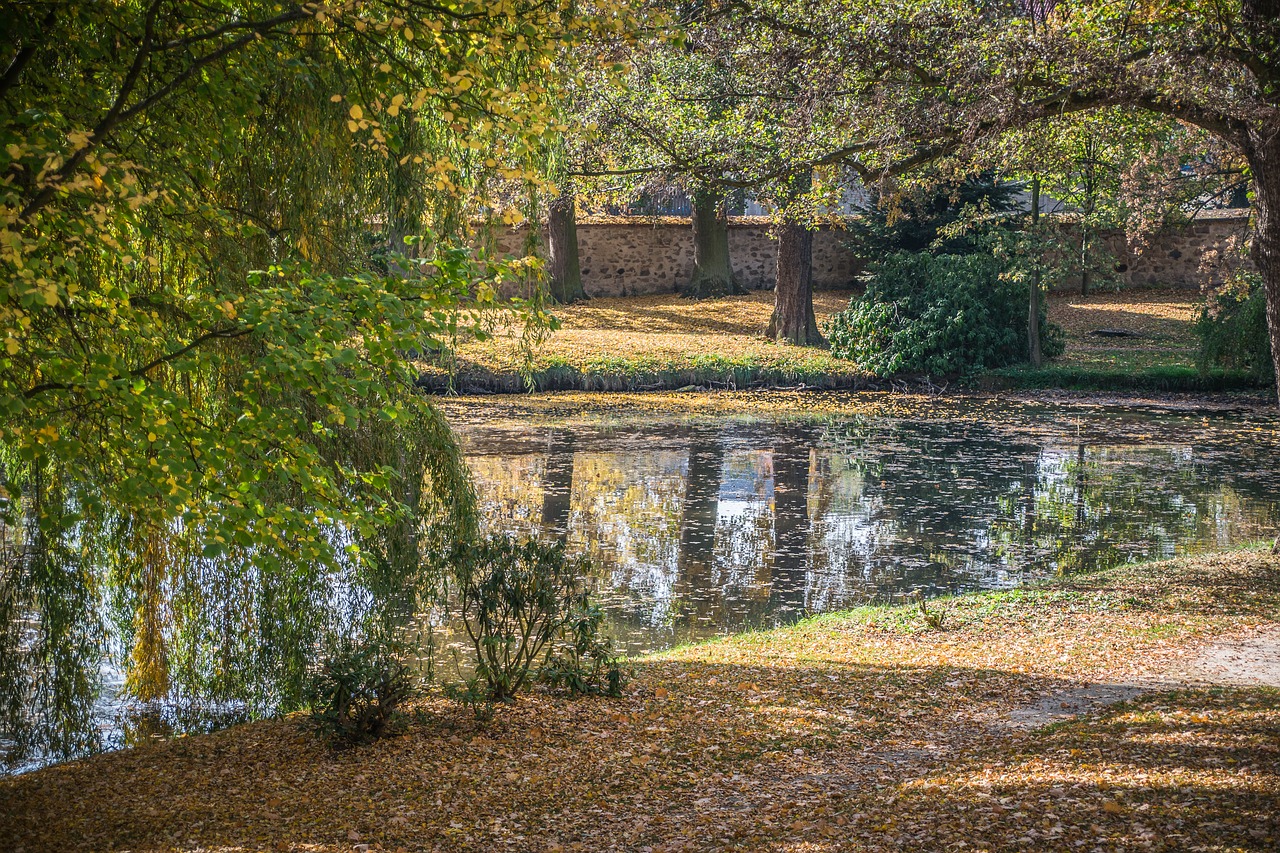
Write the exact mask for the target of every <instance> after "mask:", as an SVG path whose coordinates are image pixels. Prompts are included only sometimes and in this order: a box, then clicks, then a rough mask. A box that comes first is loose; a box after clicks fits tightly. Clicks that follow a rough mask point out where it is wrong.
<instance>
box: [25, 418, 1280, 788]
mask: <svg viewBox="0 0 1280 853" xmlns="http://www.w3.org/2000/svg"><path fill="white" fill-rule="evenodd" d="M926 414H927V413H926ZM461 436H462V440H463V442H464V445H465V446H466V447H467V452H468V458H469V461H470V463H471V466H472V469H473V473H474V476H475V479H476V483H477V486H478V491H479V493H480V496H481V500H482V504H483V511H484V514H485V517H486V524H487V525H488V526H489V527H491V528H493V529H503V530H509V531H512V532H515V533H519V534H538V535H543V536H552V537H557V538H560V539H563V540H564V541H565V542H566V543H567V545H568V547H569V548H570V549H571V550H574V551H577V552H584V553H588V554H590V555H592V556H593V557H594V558H595V561H594V562H595V565H596V571H597V575H596V577H595V578H594V584H595V586H596V588H597V590H598V593H599V594H600V596H601V597H602V598H603V599H604V601H605V603H606V605H607V608H608V614H609V619H610V624H609V626H608V630H609V631H610V633H611V634H612V635H613V636H614V637H615V638H617V639H618V640H620V641H621V644H622V645H623V646H624V647H625V648H626V649H627V651H629V652H632V653H636V652H643V651H646V650H650V649H656V648H661V647H664V646H668V645H671V644H674V643H680V642H687V641H691V640H696V639H700V638H705V637H709V636H714V635H717V634H723V633H727V632H732V631H738V630H742V629H745V628H752V627H760V626H768V625H774V624H780V623H784V622H788V621H792V620H794V619H797V618H800V617H801V616H803V615H806V614H811V613H819V612H823V611H829V610H833V609H838V608H841V607H846V606H850V605H856V604H859V603H863V602H866V601H876V600H881V601H882V600H891V599H893V598H895V597H897V596H901V595H903V594H904V593H908V592H912V591H916V590H919V591H923V592H924V593H925V594H930V595H933V594H942V593H949V592H956V591H962V590H968V589H977V588H994V587H1006V586H1011V585H1014V584H1017V583H1020V582H1022V581H1023V580H1025V579H1027V578H1029V577H1039V576H1045V575H1051V574H1054V573H1068V572H1084V571H1090V570H1094V569H1097V568H1104V567H1108V566H1111V565H1115V564H1117V563H1120V562H1124V561H1130V560H1137V559H1146V558H1158V557H1168V556H1173V555H1176V554H1180V553H1187V552H1192V551H1196V550H1201V549H1216V548H1224V547H1230V546H1233V545H1237V544H1239V543H1242V542H1246V541H1250V540H1255V539H1259V538H1262V537H1264V536H1271V535H1274V531H1275V528H1276V526H1277V524H1280V471H1277V468H1276V465H1275V460H1276V459H1277V458H1280V439H1278V438H1277V422H1276V420H1275V418H1274V417H1268V418H1254V419H1248V418H1238V419H1222V420H1218V421H1204V420H1201V419H1199V418H1192V417H1188V416H1179V415H1169V414H1158V413H1147V414H1135V413H1133V412H1124V411H1120V410H1110V411H1107V410H1099V411H1094V412H1091V413H1087V414H1084V415H1080V414H1076V415H1074V416H1072V418H1071V419H1070V420H1067V419H1064V418H1063V417H1062V416H1061V415H1060V414H1059V413H1057V412H1055V411H1053V410H1052V409H1047V408H1040V409H1036V408H1035V407H1027V406H1020V407H1006V408H1005V409H999V410H997V409H992V410H990V411H987V412H984V413H981V416H972V415H966V413H965V412H963V411H957V410H956V407H955V406H953V409H952V410H950V411H946V412H941V413H935V417H934V419H921V420H904V419H892V418H884V417H871V416H858V415H843V416H829V417H825V418H809V419H805V418H792V419H790V420H747V419H741V418H724V417H720V418H715V417H709V418H700V419H691V420H685V419H674V418H662V417H637V418H631V419H630V420H625V421H624V420H617V419H597V420H589V419H587V418H585V417H579V418H576V419H569V420H559V421H556V422H550V421H543V422H539V421H536V420H533V419H528V420H524V421H521V422H519V423H478V424H476V423H473V424H469V425H465V426H463V428H462V429H461ZM65 503H66V505H65V506H63V507H45V508H44V510H45V511H46V512H73V511H74V505H75V501H74V495H70V496H69V497H68V500H67V501H66V502H65ZM28 527H29V529H11V530H5V529H0V569H3V572H0V631H2V632H3V634H0V765H2V764H4V759H5V755H4V754H3V753H6V752H8V759H9V760H10V761H11V762H15V763H16V764H17V765H18V766H19V767H30V766H34V765H35V764H38V763H41V762H46V761H48V760H51V759H54V758H60V757H67V756H72V755H77V754H83V753H85V752H90V751H94V750H96V749H101V748H111V747H116V746H126V745H131V744H135V743H138V742H141V741H144V740H147V739H151V738H155V737H166V736H171V735H172V734H175V733H182V732H193V731H204V730H209V729H213V728H218V727H221V726H223V725H226V724H228V723H229V722H233V721H236V720H239V719H244V718H246V717H252V716H256V715H260V714H264V713H271V712H273V711H275V710H278V709H280V708H283V707H289V706H290V705H291V704H293V703H295V702H296V699H297V696H298V695H299V692H300V690H301V687H302V683H303V679H304V677H305V674H306V672H307V669H308V666H309V665H310V664H311V663H312V662H313V661H314V660H315V659H316V657H317V656H318V655H319V654H321V653H322V651H323V649H324V648H325V646H326V643H328V642H329V641H330V640H331V639H332V638H333V637H334V636H336V635H338V634H340V633H351V632H352V631H359V630H360V626H361V625H366V624H370V623H371V620H378V621H379V622H380V623H386V624H403V623H409V624H410V625H411V626H418V627H421V626H424V625H426V624H428V622H429V620H427V619H425V618H424V616H423V614H422V612H421V611H423V610H424V609H425V608H426V607H427V604H425V603H424V602H423V601H421V600H419V598H418V597H417V595H416V593H415V587H414V585H413V584H412V583H410V582H409V581H408V580H407V579H406V578H404V577H401V576H400V574H399V573H397V572H396V571H394V570H393V569H392V568H391V566H392V565H396V564H408V563H410V562H412V560H409V559H406V558H404V556H403V555H402V554H400V551H404V550H405V549H407V548H409V547H411V546H412V542H413V537H411V536H408V535H405V536H395V535H392V536H390V537H389V539H388V543H387V547H386V559H385V560H382V561H380V562H379V563H378V565H377V566H374V567H373V569H372V571H365V570H357V569H355V568H354V567H353V568H352V569H351V570H350V571H346V572H343V573H338V574H327V573H319V572H310V573H308V572H297V573H288V572H281V573H274V574H273V573H263V572H260V571H257V570H255V569H253V568H252V564H251V562H250V561H248V560H243V559H239V558H238V556H237V554H236V553H235V552H234V551H233V552H231V553H229V554H228V555H226V556H224V557H220V558H211V557H207V556H205V555H203V554H202V553H200V552H199V551H190V552H189V553H188V552H186V551H182V550H181V549H183V548H185V547H188V546H187V545H184V540H183V538H182V537H180V536H177V537H164V536H158V535H156V534H155V532H154V531H147V530H133V529H131V528H130V526H129V525H128V524H125V523H121V524H118V525H117V526H115V527H110V528H104V529H97V528H95V527H92V526H90V525H89V524H88V523H87V522H85V523H81V524H79V525H78V526H75V525H66V526H65V527H66V529H68V530H71V531H72V533H70V534H68V536H67V538H66V540H65V541H59V542H49V543H43V544H44V546H45V547H42V548H26V547H24V546H23V542H24V540H27V539H29V538H30V537H32V536H36V535H39V526H38V525H28ZM59 529H62V528H61V527H60V528H59ZM395 532H396V531H392V533H393V534H394V533H395ZM400 540H403V543H404V545H403V547H401V546H400V545H398V544H397V543H398V542H400ZM397 548H399V549H400V550H396V549H397ZM52 549H60V550H58V551H57V553H58V554H59V558H58V559H57V560H56V561H45V560H39V559H35V558H34V557H32V556H31V555H35V554H40V553H46V552H50V551H51V550H52ZM148 549H150V550H151V551H156V550H157V549H170V551H171V552H172V553H167V554H166V555H165V559H153V560H152V559H145V557H146V556H147V553H148ZM174 549H177V550H174ZM398 555H399V556H398ZM153 556H154V554H153ZM147 566H167V567H169V568H168V570H167V571H163V572H162V571H153V570H149V569H147V568H146V567H147ZM128 567H133V568H128ZM449 628H450V626H449V625H447V624H446V625H443V626H435V627H433V629H432V630H433V633H432V634H431V636H432V637H433V638H434V639H433V642H436V643H439V644H441V645H445V644H447V643H448V642H449V641H450V639H451V638H452V639H457V632H456V630H455V631H453V632H452V634H451V632H450V630H449ZM438 647H440V646H437V648H438ZM14 650H17V651H18V653H17V654H13V653H11V652H13V651H14ZM443 657H444V660H443V661H442V662H441V665H442V666H444V665H445V664H447V661H448V655H447V654H446V655H444V656H443ZM6 740H7V741H8V743H7V744H6V742H5V741H6Z"/></svg>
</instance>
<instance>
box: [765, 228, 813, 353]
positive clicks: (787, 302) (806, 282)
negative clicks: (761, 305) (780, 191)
mask: <svg viewBox="0 0 1280 853" xmlns="http://www.w3.org/2000/svg"><path fill="white" fill-rule="evenodd" d="M765 335H766V336H767V337H770V338H773V339H774V340H775V341H778V342H779V343H783V342H785V343H789V344H795V345H796V346H801V347H820V346H825V345H826V343H827V342H826V340H825V339H824V338H823V337H822V333H821V332H819V331H818V320H817V318H816V317H815V316H814V313H813V232H812V231H810V230H809V229H808V228H807V227H805V226H804V225H802V224H800V223H796V222H786V223H783V224H782V226H781V227H780V228H779V229H778V276H777V283H776V286H775V287H774V291H773V317H772V319H770V320H769V328H768V329H766V330H765Z"/></svg>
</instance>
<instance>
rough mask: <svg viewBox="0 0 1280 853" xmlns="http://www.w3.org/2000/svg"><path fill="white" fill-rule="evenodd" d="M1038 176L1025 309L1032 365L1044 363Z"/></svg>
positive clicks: (1033, 181) (1033, 190) (1037, 178)
mask: <svg viewBox="0 0 1280 853" xmlns="http://www.w3.org/2000/svg"><path fill="white" fill-rule="evenodd" d="M1040 252H1041V247H1040V176H1039V175H1033V176H1032V178H1031V262H1032V263H1033V264H1034V265H1035V266H1034V267H1033V268H1032V271H1031V304H1030V306H1029V307H1028V311H1027V353H1028V356H1029V358H1030V359H1031V366H1032V367H1039V366H1040V365H1041V364H1043V363H1044V355H1043V353H1042V351H1041V348H1040V264H1041V262H1042V259H1041V257H1040Z"/></svg>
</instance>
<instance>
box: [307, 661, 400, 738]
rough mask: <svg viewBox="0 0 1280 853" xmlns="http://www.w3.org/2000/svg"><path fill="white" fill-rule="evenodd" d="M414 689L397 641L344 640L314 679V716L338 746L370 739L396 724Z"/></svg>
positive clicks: (310, 693) (311, 699)
mask: <svg viewBox="0 0 1280 853" xmlns="http://www.w3.org/2000/svg"><path fill="white" fill-rule="evenodd" d="M413 693H414V683H413V678H412V676H411V673H410V671H409V667H408V665H406V664H405V663H404V662H403V660H402V659H401V655H400V649H399V648H398V647H396V646H395V645H394V644H391V643H385V642H369V643H364V644H357V643H352V642H344V643H343V644H341V645H340V646H339V647H338V648H337V649H336V650H335V651H334V652H333V654H331V655H330V656H329V658H328V659H326V660H325V661H324V663H323V664H321V666H320V669H319V671H318V672H316V674H315V675H314V676H313V677H312V679H311V683H310V687H309V690H308V699H309V703H308V704H309V705H310V706H311V722H312V724H313V725H314V726H315V728H316V730H317V732H318V733H319V734H320V735H321V736H322V737H323V738H325V739H326V740H327V741H328V742H329V743H330V745H332V746H334V747H336V748H341V747H348V746H355V745H357V744H361V743H367V742H368V741H371V740H374V739H376V738H380V737H382V736H383V735H386V734H388V733H389V732H391V731H392V730H393V728H394V727H395V724H396V722H397V721H398V720H399V708H400V706H401V705H402V704H403V703H404V702H405V700H407V699H409V698H410V697H411V696H412V695H413Z"/></svg>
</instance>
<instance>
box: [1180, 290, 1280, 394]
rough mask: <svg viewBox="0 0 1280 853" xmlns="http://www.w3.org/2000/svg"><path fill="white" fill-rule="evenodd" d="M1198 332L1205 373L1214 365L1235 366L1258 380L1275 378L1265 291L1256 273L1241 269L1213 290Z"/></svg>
mask: <svg viewBox="0 0 1280 853" xmlns="http://www.w3.org/2000/svg"><path fill="white" fill-rule="evenodd" d="M1196 334H1197V335H1198V336H1199V337H1200V357H1199V362H1200V370H1201V372H1202V373H1206V372H1208V371H1209V369H1210V368H1212V367H1226V368H1236V369H1241V370H1247V371H1249V373H1250V374H1251V375H1252V376H1253V377H1254V378H1256V379H1257V380H1258V381H1259V382H1268V383H1269V382H1272V381H1274V379H1275V365H1274V364H1273V362H1272V360H1271V337H1270V335H1269V333H1268V331H1267V299H1266V292H1265V290H1264V288H1263V286H1262V278H1261V276H1259V275H1258V274H1257V273H1254V272H1241V273H1239V274H1238V275H1237V276H1236V277H1235V278H1234V279H1233V280H1232V281H1231V282H1230V283H1229V284H1228V285H1227V286H1226V287H1223V288H1221V289H1220V290H1217V291H1215V292H1213V293H1211V294H1210V295H1209V298H1208V301H1207V302H1206V303H1205V305H1204V307H1203V308H1202V309H1201V311H1200V316H1199V318H1198V319H1197V320H1196Z"/></svg>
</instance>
